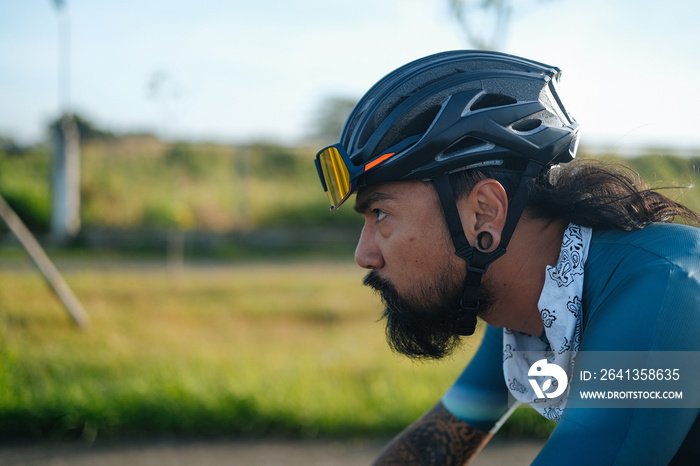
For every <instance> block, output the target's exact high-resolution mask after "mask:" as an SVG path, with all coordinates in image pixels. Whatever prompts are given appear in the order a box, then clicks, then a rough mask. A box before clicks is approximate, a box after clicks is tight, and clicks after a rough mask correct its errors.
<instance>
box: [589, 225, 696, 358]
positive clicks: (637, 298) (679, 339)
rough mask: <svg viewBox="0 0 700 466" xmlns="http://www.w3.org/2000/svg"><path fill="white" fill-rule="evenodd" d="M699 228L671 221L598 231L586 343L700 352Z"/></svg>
mask: <svg viewBox="0 0 700 466" xmlns="http://www.w3.org/2000/svg"><path fill="white" fill-rule="evenodd" d="M699 233H700V230H699V229H697V228H694V227H689V226H684V225H673V224H654V225H651V226H649V227H647V228H645V229H643V230H639V231H633V232H624V231H615V230H605V231H594V233H593V237H592V239H591V245H590V249H589V255H588V258H587V260H586V264H585V266H584V270H585V275H584V277H585V278H584V291H583V297H582V307H583V314H584V340H587V345H586V346H589V347H590V346H591V345H593V346H595V347H596V348H597V347H599V346H601V345H602V347H605V348H607V349H611V350H612V349H618V350H628V351H633V350H634V351H645V350H648V349H652V348H655V349H668V350H672V349H673V350H690V349H692V350H697V349H700V348H699V347H698V344H697V343H695V342H696V341H700V340H697V335H700V234H699ZM594 343H595V344H594ZM589 349H590V348H589Z"/></svg>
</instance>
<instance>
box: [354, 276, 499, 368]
mask: <svg viewBox="0 0 700 466" xmlns="http://www.w3.org/2000/svg"><path fill="white" fill-rule="evenodd" d="M364 284H365V285H367V286H369V287H370V288H372V289H374V290H375V291H376V292H377V293H378V294H379V295H380V297H381V299H382V302H383V303H384V306H385V308H384V312H383V314H382V319H386V337H387V342H388V343H389V346H390V347H391V349H392V350H394V351H396V352H398V353H401V354H403V355H405V356H408V357H410V358H414V359H442V358H444V357H445V356H448V355H449V354H451V353H452V352H454V350H455V349H456V348H457V347H458V346H459V344H460V343H461V338H460V335H459V334H458V332H457V319H458V317H459V313H460V302H461V299H462V294H463V285H464V281H463V279H459V278H456V277H449V276H447V274H444V276H441V277H438V279H437V280H435V281H434V283H433V284H432V286H426V285H425V284H423V285H420V286H417V287H416V289H415V292H414V294H413V296H401V294H399V292H398V291H397V290H396V287H395V286H394V285H393V283H391V282H390V281H389V280H387V279H385V278H382V277H380V276H379V274H378V273H377V272H376V271H374V270H372V271H370V272H369V273H368V274H367V276H365V279H364ZM492 304H493V298H492V293H491V292H490V289H489V287H488V286H487V285H486V284H482V285H481V289H480V304H479V308H478V309H477V311H476V314H477V315H478V316H482V315H484V314H485V313H486V312H487V311H488V310H489V309H490V308H491V305H492Z"/></svg>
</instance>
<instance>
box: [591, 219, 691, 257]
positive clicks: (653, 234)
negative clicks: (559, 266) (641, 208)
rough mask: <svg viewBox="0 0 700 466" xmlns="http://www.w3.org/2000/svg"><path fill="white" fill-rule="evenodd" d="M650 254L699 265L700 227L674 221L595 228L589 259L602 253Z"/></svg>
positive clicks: (616, 254) (618, 254)
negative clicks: (630, 227) (627, 227)
mask: <svg viewBox="0 0 700 466" xmlns="http://www.w3.org/2000/svg"><path fill="white" fill-rule="evenodd" d="M611 253H613V254H614V255H615V256H622V255H624V256H627V255H629V254H638V255H649V256H656V257H659V258H664V259H666V260H668V261H669V262H678V263H685V262H690V263H693V262H695V263H697V265H700V260H699V257H698V256H699V255H700V228H696V227H692V226H688V225H678V224H673V223H654V224H652V225H650V226H648V227H646V228H643V229H641V230H635V231H622V230H614V229H609V230H593V236H592V238H591V245H590V252H589V258H590V259H595V258H596V257H598V256H599V255H600V254H605V255H608V254H611Z"/></svg>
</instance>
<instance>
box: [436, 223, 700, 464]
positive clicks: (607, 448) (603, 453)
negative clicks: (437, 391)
mask: <svg viewBox="0 0 700 466" xmlns="http://www.w3.org/2000/svg"><path fill="white" fill-rule="evenodd" d="M584 270H585V278H584V288H583V296H582V310H583V335H582V340H581V347H580V351H700V338H699V337H700V229H697V228H694V227H689V226H684V225H673V224H654V225H651V226H649V227H647V228H644V229H642V230H639V231H633V232H624V231H618V230H601V231H594V232H593V237H592V239H591V243H590V247H589V252H588V258H587V260H586V263H585V267H584ZM502 353H503V330H502V329H500V328H495V327H491V326H487V329H486V331H485V334H484V338H483V340H482V342H481V345H480V347H479V349H478V351H477V352H476V354H475V355H474V357H473V358H472V360H471V361H470V363H469V365H468V366H467V367H466V368H465V370H464V372H463V373H462V374H461V375H460V377H459V379H458V380H457V381H456V382H455V384H454V385H453V386H452V387H451V388H450V389H449V390H448V391H447V393H445V395H444V396H443V398H442V402H443V404H444V405H445V407H446V408H447V409H448V410H449V411H450V412H451V413H452V414H454V415H455V416H457V417H458V418H460V419H462V420H463V421H465V422H467V423H469V424H470V425H472V426H474V427H477V428H479V429H482V430H490V429H491V428H492V427H493V426H494V425H495V424H496V423H497V422H498V420H499V419H501V418H502V417H503V415H504V414H505V413H506V411H507V409H508V389H507V387H506V385H505V382H504V377H503V365H502ZM698 412H700V408H692V409H691V408H688V409H663V408H624V409H623V408H620V409H565V410H564V413H563V415H562V419H561V420H560V421H559V423H558V424H557V426H556V428H555V429H554V431H553V433H552V435H551V436H550V438H549V440H548V441H547V443H546V445H545V446H544V448H543V449H542V451H541V452H540V454H539V456H538V457H537V459H536V460H535V463H534V464H547V465H551V464H572V465H577V464H668V463H669V462H671V460H672V459H673V458H674V455H676V454H677V452H678V453H679V455H680V454H681V453H682V454H683V455H690V456H692V457H693V458H695V457H696V456H698V455H700V444H699V443H698V442H697V441H695V442H691V441H687V442H685V443H684V439H686V437H689V435H688V433H689V432H691V428H692V432H693V435H695V434H696V433H697V432H698V431H700V425H697V424H696V425H695V426H694V425H693V423H694V422H695V421H696V419H697V418H698ZM679 450H680V451H679ZM693 455H696V456H693ZM678 458H679V456H676V459H678ZM695 464H700V461H698V462H697V463H695Z"/></svg>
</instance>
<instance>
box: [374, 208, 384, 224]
mask: <svg viewBox="0 0 700 466" xmlns="http://www.w3.org/2000/svg"><path fill="white" fill-rule="evenodd" d="M372 212H374V215H376V216H377V221H378V222H380V221H382V220H383V219H384V218H385V217H386V215H387V214H386V212H384V211H383V210H381V209H374V210H372Z"/></svg>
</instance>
